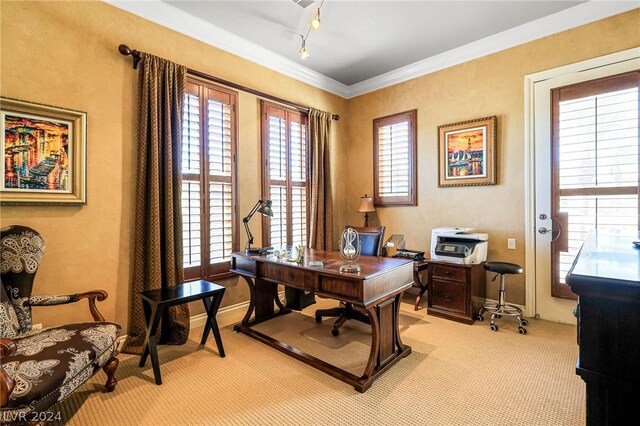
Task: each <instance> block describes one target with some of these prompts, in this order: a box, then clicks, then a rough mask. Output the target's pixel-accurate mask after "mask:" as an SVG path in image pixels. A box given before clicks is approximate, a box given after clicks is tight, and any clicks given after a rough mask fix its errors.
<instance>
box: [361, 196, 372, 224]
mask: <svg viewBox="0 0 640 426" xmlns="http://www.w3.org/2000/svg"><path fill="white" fill-rule="evenodd" d="M375 211H376V209H375V208H374V207H373V200H372V198H371V197H367V194H364V197H360V207H359V208H358V213H364V226H369V213H371V212H375Z"/></svg>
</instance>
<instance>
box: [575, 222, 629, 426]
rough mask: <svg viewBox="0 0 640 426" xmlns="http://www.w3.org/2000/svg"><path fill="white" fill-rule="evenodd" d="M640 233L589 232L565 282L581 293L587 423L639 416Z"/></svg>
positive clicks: (581, 364)
mask: <svg viewBox="0 0 640 426" xmlns="http://www.w3.org/2000/svg"><path fill="white" fill-rule="evenodd" d="M637 239H638V235H628V236H611V235H607V234H605V233H602V232H598V231H595V232H593V233H592V234H590V235H589V236H588V237H587V239H586V240H585V243H584V245H583V247H582V249H581V250H580V253H579V254H578V257H577V258H576V260H575V261H574V263H573V266H572V268H571V270H570V271H569V274H568V275H567V277H566V282H567V284H569V286H571V290H573V292H574V293H576V294H577V295H578V297H579V299H578V300H579V302H578V309H577V317H578V345H579V346H580V353H579V357H578V362H577V366H576V374H578V375H579V376H580V377H581V378H582V380H584V382H585V384H586V394H587V425H588V426H591V425H621V424H631V423H633V420H629V419H634V418H635V419H636V421H637V419H638V418H640V404H638V402H639V401H640V396H639V395H640V249H636V248H634V247H633V245H632V241H633V240H637Z"/></svg>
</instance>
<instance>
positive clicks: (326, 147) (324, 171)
mask: <svg viewBox="0 0 640 426" xmlns="http://www.w3.org/2000/svg"><path fill="white" fill-rule="evenodd" d="M331 122H332V115H331V113H328V112H324V111H319V110H317V109H314V108H310V109H309V135H310V140H311V211H310V214H309V222H310V235H309V247H310V248H313V249H318V250H332V248H333V241H332V240H333V191H332V189H331V143H330V138H331Z"/></svg>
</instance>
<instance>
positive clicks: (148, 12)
mask: <svg viewBox="0 0 640 426" xmlns="http://www.w3.org/2000/svg"><path fill="white" fill-rule="evenodd" d="M103 1H104V2H105V3H108V4H110V5H112V6H115V7H117V8H119V9H122V10H124V11H127V12H129V13H132V14H134V15H137V16H139V17H141V18H144V19H147V20H149V21H151V22H155V23H156V24H159V25H162V26H163V27H167V28H170V29H172V30H174V31H177V32H179V33H181V34H184V35H187V36H189V37H192V38H194V39H196V40H199V41H202V42H204V43H207V44H209V45H211V46H214V47H217V48H219V49H221V50H224V51H226V52H229V53H232V54H234V55H236V56H239V57H241V58H244V59H247V60H249V61H251V62H254V63H256V64H259V65H262V66H264V67H266V68H269V69H272V70H274V71H277V72H279V73H281V74H284V75H286V76H288V77H291V78H294V79H296V80H299V81H302V82H304V83H307V84H310V85H311V86H314V87H317V88H319V89H323V90H326V91H328V92H331V93H333V94H335V95H338V96H341V97H343V98H346V97H348V96H349V87H348V86H347V85H345V84H343V83H340V82H339V81H336V80H334V79H332V78H330V77H327V76H325V75H324V74H320V73H319V72H317V71H314V70H312V69H310V68H307V67H305V66H303V65H300V64H298V63H297V62H294V61H292V60H291V59H288V58H285V57H284V56H281V55H278V54H276V53H273V52H272V51H270V50H267V49H265V48H264V47H262V46H259V45H257V44H255V43H253V42H250V41H249V40H246V39H244V38H242V37H240V36H238V35H236V34H233V33H231V32H229V31H227V30H225V29H222V28H220V27H218V26H217V25H213V24H211V23H209V22H207V21H205V20H203V19H201V18H199V17H197V16H194V15H191V14H189V13H186V12H184V11H182V10H180V9H178V8H176V7H174V6H172V5H170V4H168V3H164V2H162V1H157V0H151V1H149V0H147V1H123V0H103ZM124 42H127V41H126V40H124V41H123V43H124ZM130 43H131V44H130V46H131V47H132V48H133V49H135V48H136V45H135V43H134V42H130Z"/></svg>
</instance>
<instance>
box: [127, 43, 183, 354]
mask: <svg viewBox="0 0 640 426" xmlns="http://www.w3.org/2000/svg"><path fill="white" fill-rule="evenodd" d="M139 67H140V68H139V75H138V141H137V142H138V172H137V186H136V222H135V259H134V271H133V292H132V295H131V301H130V303H131V315H130V317H129V330H128V338H127V341H126V342H125V345H124V348H123V351H125V352H129V353H136V354H140V353H142V350H143V347H142V345H143V344H144V338H145V330H146V325H145V320H144V313H143V311H142V303H141V302H140V298H139V296H138V293H139V292H141V291H145V290H152V289H158V288H164V287H173V286H175V285H177V284H179V283H181V282H182V281H183V270H182V208H181V202H180V196H181V186H182V170H181V168H182V161H181V158H182V140H181V126H182V105H183V99H184V93H185V84H186V74H187V69H186V68H185V67H184V66H182V65H178V64H174V63H173V62H169V61H167V60H165V59H162V58H158V57H156V56H152V55H149V54H146V53H141V59H140V63H139ZM159 333H160V340H159V341H160V343H165V344H175V345H178V344H183V343H185V342H186V341H187V337H188V335H189V309H188V307H187V305H179V306H175V307H172V308H170V309H169V310H168V311H167V312H165V314H164V315H163V317H162V326H161V327H160V330H159Z"/></svg>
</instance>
